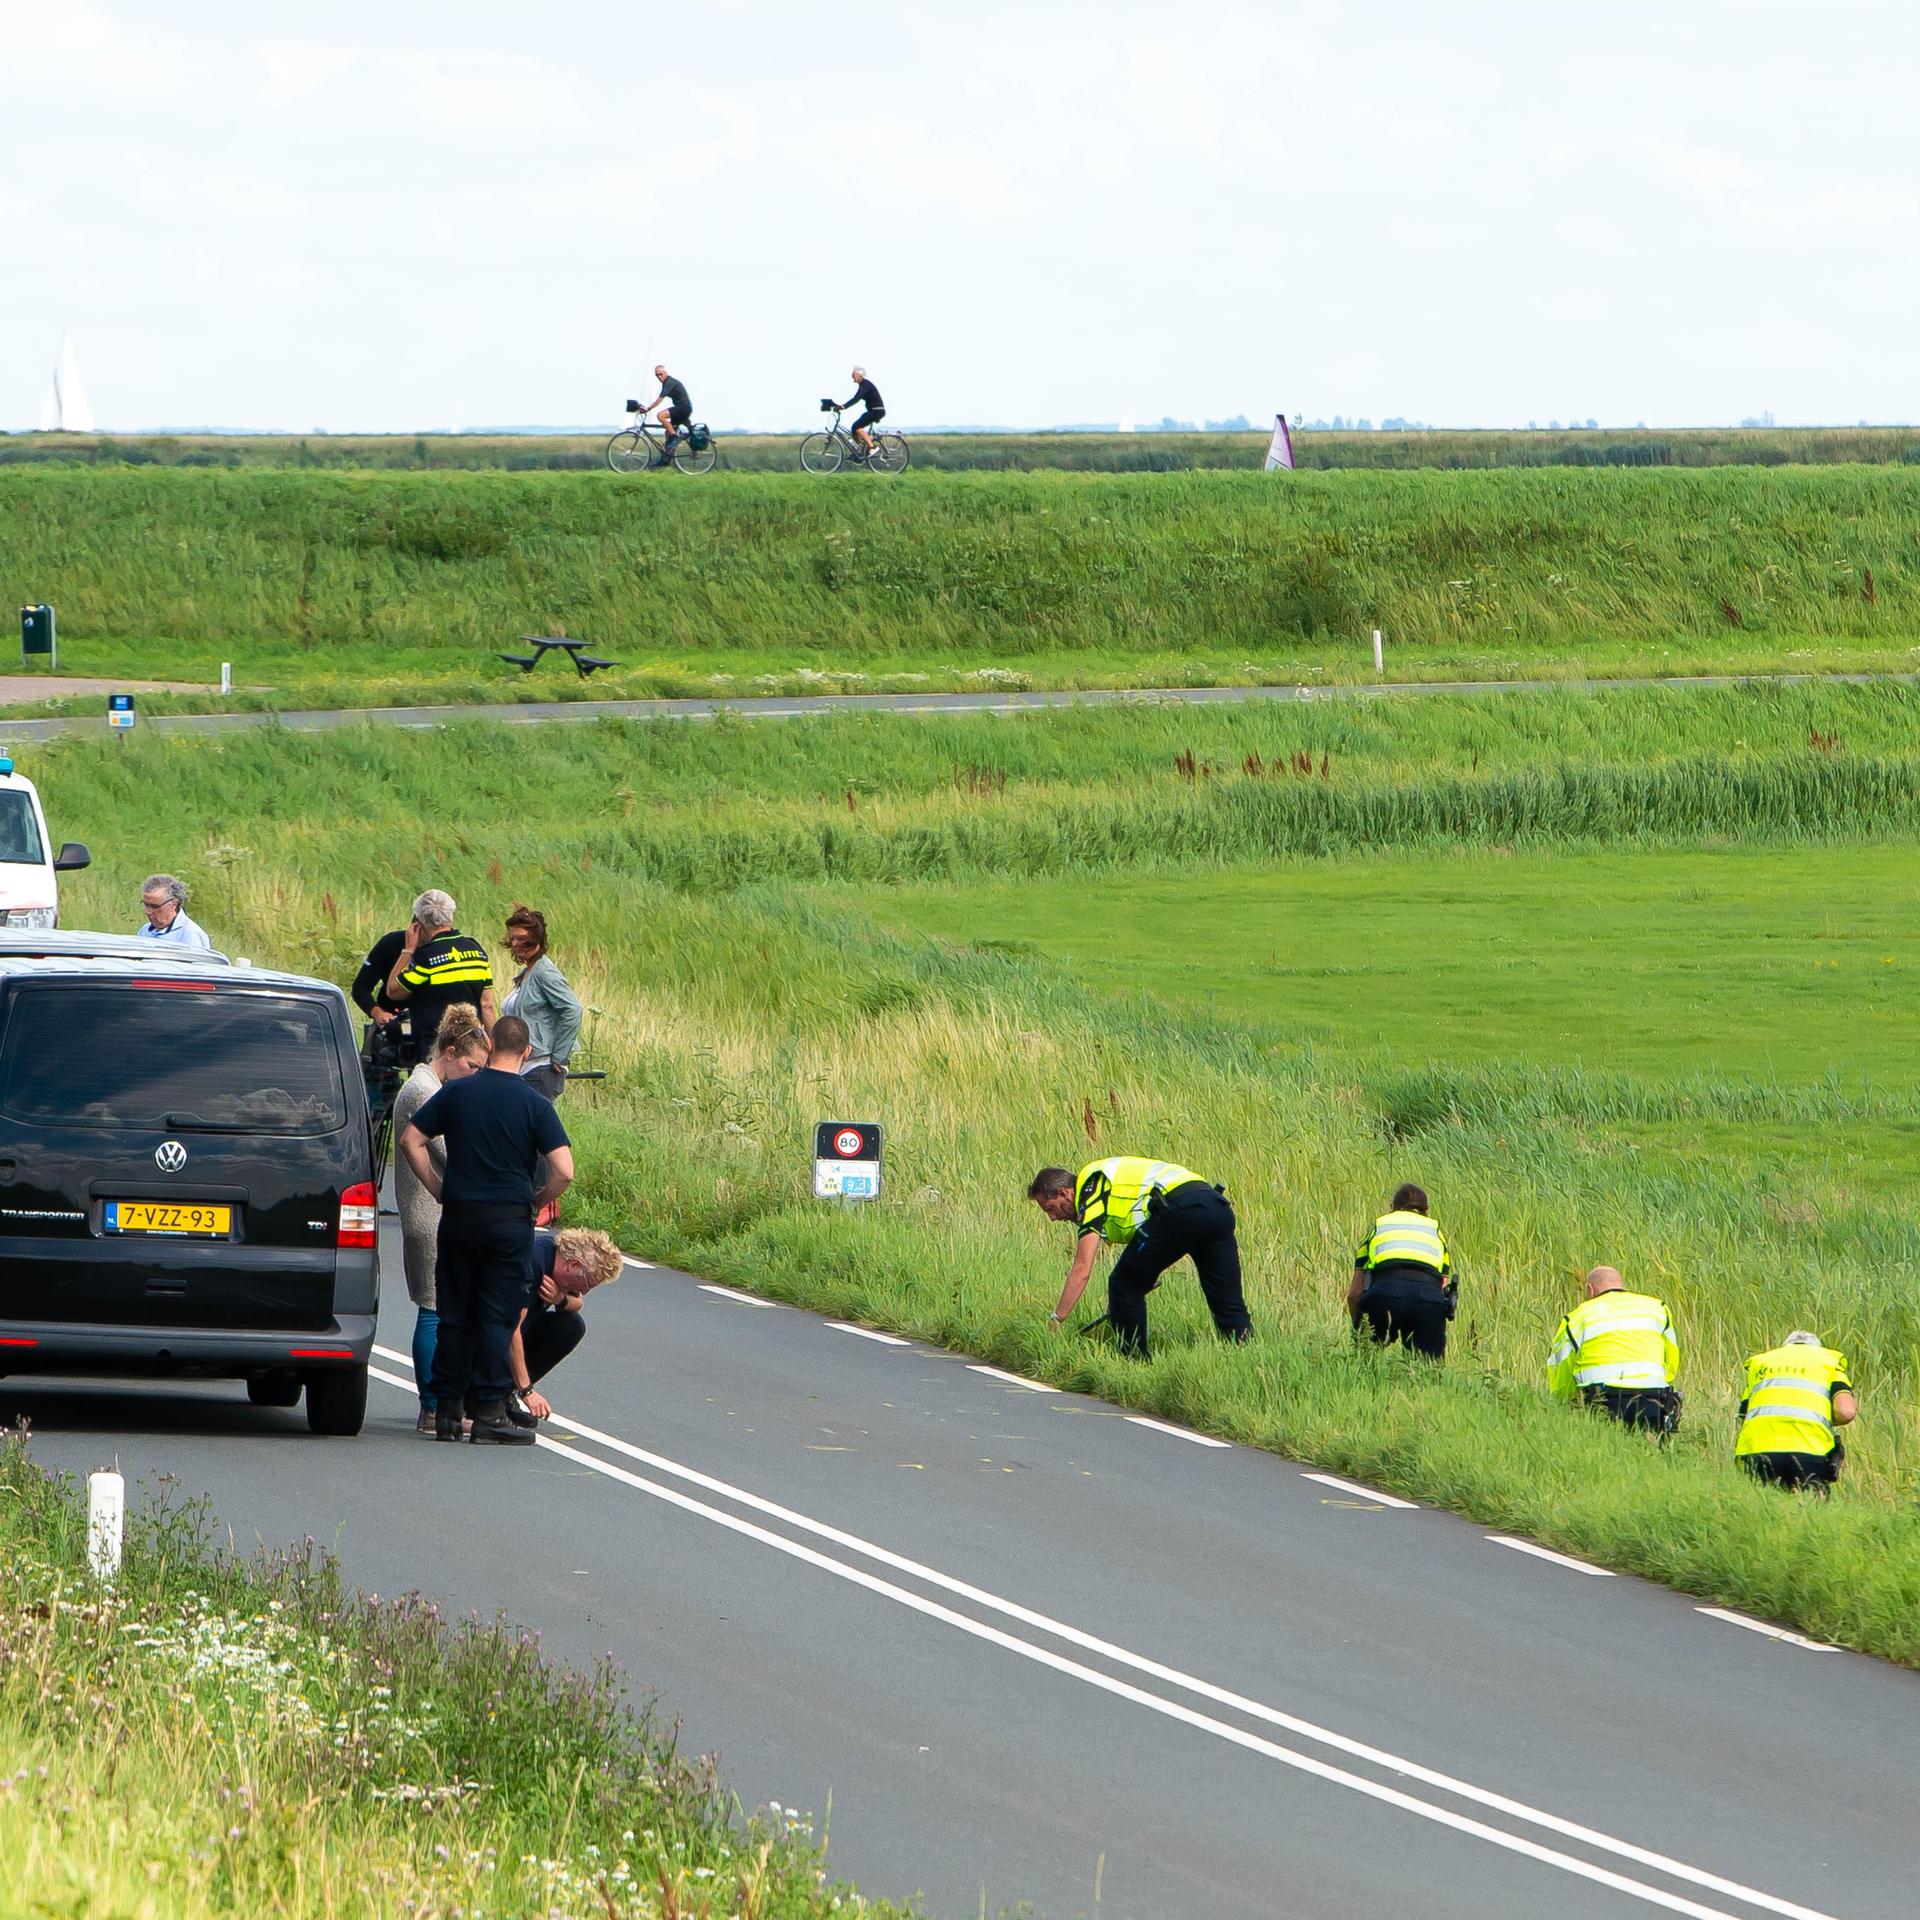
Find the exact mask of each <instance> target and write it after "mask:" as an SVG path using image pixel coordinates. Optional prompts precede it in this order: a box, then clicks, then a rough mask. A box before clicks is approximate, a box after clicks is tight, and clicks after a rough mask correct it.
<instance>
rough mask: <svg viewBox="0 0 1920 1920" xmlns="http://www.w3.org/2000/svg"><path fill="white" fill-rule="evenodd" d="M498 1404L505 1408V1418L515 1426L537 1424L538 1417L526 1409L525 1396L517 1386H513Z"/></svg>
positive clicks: (532, 1425) (534, 1425) (535, 1425)
mask: <svg viewBox="0 0 1920 1920" xmlns="http://www.w3.org/2000/svg"><path fill="white" fill-rule="evenodd" d="M500 1404H501V1405H502V1406H503V1407H504V1408H505V1409H506V1413H507V1418H508V1419H509V1420H511V1421H512V1422H513V1424H514V1425H515V1426H516V1427H537V1426H539V1424H540V1422H539V1420H538V1418H537V1417H536V1416H535V1415H533V1414H531V1413H529V1412H528V1411H527V1402H526V1398H525V1396H524V1395H523V1394H522V1393H521V1391H520V1389H519V1388H518V1387H515V1388H514V1390H513V1391H512V1392H511V1393H510V1394H508V1395H507V1397H506V1398H505V1399H504V1400H503V1401H501V1403H500Z"/></svg>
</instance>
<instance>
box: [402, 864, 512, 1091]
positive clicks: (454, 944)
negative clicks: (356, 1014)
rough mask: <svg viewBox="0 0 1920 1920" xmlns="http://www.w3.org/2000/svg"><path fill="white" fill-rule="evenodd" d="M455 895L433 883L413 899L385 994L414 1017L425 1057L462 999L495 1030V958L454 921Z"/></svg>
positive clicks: (416, 1039) (419, 1048)
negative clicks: (442, 1023)
mask: <svg viewBox="0 0 1920 1920" xmlns="http://www.w3.org/2000/svg"><path fill="white" fill-rule="evenodd" d="M453 916H454V905H453V896H452V895H451V894H448V893H443V892H441V890H440V889H439V888H438V887H429V888H428V889H427V890H426V892H425V893H423V894H421V895H420V897H419V898H418V899H417V900H415V901H414V903H413V919H412V922H411V923H410V924H409V926H408V928H407V936H406V939H405V940H404V941H403V942H402V943H401V947H400V951H399V953H398V954H397V955H396V956H395V958H394V962H393V966H392V968H391V969H390V970H389V971H388V974H387V998H388V999H389V1000H391V1001H393V1002H394V1004H395V1005H401V1004H405V1005H406V1006H407V1007H408V1008H409V1009H410V1010H411V1012H412V1015H413V1035H414V1047H415V1051H416V1053H418V1054H421V1055H424V1054H425V1053H426V1052H427V1051H428V1050H429V1049H430V1048H431V1047H432V1045H433V1036H434V1034H436V1033H437V1032H438V1031H439V1029H440V1016H441V1015H442V1014H443V1013H445V1012H446V1010H447V1009H448V1008H449V1007H450V1006H452V1005H454V1004H455V1002H456V1001H464V1002H465V1003H466V1005H468V1006H470V1007H472V1008H473V1010H474V1011H475V1012H476V1013H477V1014H479V1016H480V1024H481V1025H482V1026H483V1027H485V1028H486V1030H487V1031H488V1032H489V1033H491V1032H492V1031H493V1021H494V1008H493V962H492V961H490V960H489V959H488V958H487V950H486V948H485V947H483V946H482V945H481V944H480V942H479V941H478V940H475V939H473V938H472V937H471V936H469V935H467V934H464V933H461V932H459V931H458V930H457V929H456V928H455V926H454V924H453Z"/></svg>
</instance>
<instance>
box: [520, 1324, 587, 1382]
mask: <svg viewBox="0 0 1920 1920" xmlns="http://www.w3.org/2000/svg"><path fill="white" fill-rule="evenodd" d="M586 1337H587V1316H586V1315H585V1314H584V1313H562V1312H561V1311H560V1310H559V1309H558V1308H557V1307H547V1306H535V1307H534V1308H533V1309H532V1311H531V1312H529V1313H528V1315H527V1317H526V1318H525V1319H524V1320H523V1321H521V1323H520V1357H521V1358H522V1359H523V1360H524V1361H526V1363H527V1379H528V1381H529V1382H530V1383H537V1382H539V1381H541V1380H544V1379H545V1378H546V1377H547V1375H548V1374H550V1373H551V1372H552V1371H553V1370H554V1368H555V1367H557V1366H558V1365H559V1364H560V1362H561V1361H562V1360H564V1359H565V1358H566V1357H567V1355H568V1354H570V1353H571V1352H572V1351H573V1350H574V1348H575V1347H577V1346H578V1345H579V1344H580V1342H581V1341H582V1340H584V1339H585V1338H586Z"/></svg>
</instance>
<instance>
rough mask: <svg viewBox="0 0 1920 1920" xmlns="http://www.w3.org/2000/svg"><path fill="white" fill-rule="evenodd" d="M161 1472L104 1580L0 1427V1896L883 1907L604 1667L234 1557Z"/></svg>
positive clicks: (368, 1914)
mask: <svg viewBox="0 0 1920 1920" xmlns="http://www.w3.org/2000/svg"><path fill="white" fill-rule="evenodd" d="M210 1534H211V1526H210V1522H209V1520H208V1516H206V1514H205V1513H204V1512H202V1511H200V1510H198V1509H196V1508H192V1507H183V1506H181V1505H179V1504H178V1503H177V1502H176V1501H173V1500H171V1499H170V1498H169V1497H168V1496H167V1495H166V1494H165V1492H164V1490H163V1491H162V1493H161V1495H160V1496H159V1497H158V1498H157V1499H148V1500H146V1501H144V1502H142V1503H140V1505H139V1507H138V1509H137V1511H136V1512H135V1514H134V1515H133V1516H132V1518H131V1522H130V1527H129V1534H128V1541H127V1553H126V1557H125V1560H124V1563H123V1565H122V1568H121V1571H120V1573H119V1575H118V1577H117V1578H116V1579H115V1580H114V1581H113V1582H112V1583H111V1584H110V1585H105V1586H103V1585H101V1584H99V1583H97V1582H95V1581H94V1580H93V1579H92V1577H91V1576H90V1575H89V1574H88V1572H87V1570H86V1558H85V1542H86V1514H85V1502H84V1496H83V1493H82V1492H81V1490H80V1489H78V1488H77V1487H76V1486H75V1485H74V1484H73V1483H71V1482H70V1481H67V1480H65V1479H58V1478H53V1477H50V1476H48V1475H46V1474H44V1473H42V1472H41V1470H40V1469H39V1468H38V1467H37V1466H36V1465H35V1464H34V1463H33V1462H32V1461H31V1460H30V1459H29V1458H28V1457H27V1453H26V1450H25V1448H24V1446H23V1445H22V1444H21V1442H20V1440H19V1439H18V1438H17V1437H10V1438H7V1439H5V1440H3V1441H0V1755H4V1760H3V1761H0V1909H3V1910H4V1911H6V1912H7V1913H20V1914H27V1913H31V1914H56V1913H57V1914H63V1915H73V1916H88V1915H100V1916H105V1915H129V1916H139V1920H202V1916H212V1915H215V1914H232V1913H245V1914H267V1913H271V1914H278V1915H285V1916H288V1920H321V1916H325V1920H349V1917H352V1916H365V1920H392V1916H394V1915H417V1916H423V1917H424V1916H429V1915H453V1914H460V1915H464V1916H467V1920H480V1917H481V1916H485V1915H495V1914H497V1915H514V1916H530V1915H539V1916H542V1917H543V1920H589V1917H591V1920H629V1917H631V1920H643V1916H644V1920H666V1917H669V1916H671V1917H672V1920H680V1917H682V1916H684V1917H685V1920H695V1916H709V1915H719V1914H736V1915H739V1916H741V1917H742V1920H747V1916H752V1917H753V1920H801V1917H802V1916H812V1915H825V1914H829V1913H832V1914H840V1915H846V1914H859V1915H872V1916H874V1920H882V1917H883V1916H886V1915H890V1914H893V1913H896V1912H898V1911H899V1909H896V1908H893V1907H889V1906H886V1905H883V1904H878V1903H871V1902H868V1901H866V1900H863V1899H862V1898H861V1897H860V1896H859V1895H858V1894H857V1893H856V1892H855V1891H854V1889H852V1888H851V1887H848V1886H845V1885H842V1884H835V1883H831V1882H829V1881H828V1880H827V1878H826V1874H825V1870H824V1864H823V1863H824V1857H825V1853H824V1846H823V1845H822V1844H821V1843H820V1842H818V1841H816V1839H815V1838H814V1836H813V1834H812V1831H811V1827H810V1823H809V1817H808V1816H805V1815H801V1814H799V1813H794V1812H789V1811H787V1810H785V1809H781V1808H778V1807H769V1808H766V1809H763V1810H762V1811H761V1813H759V1814H758V1815H756V1816H754V1817H753V1818H751V1819H741V1818H739V1817H738V1809H736V1808H734V1807H733V1806H732V1805H731V1804H730V1802H729V1800H728V1796H727V1794H726V1792H725V1790H724V1789H723V1788H722V1787H721V1786H720V1785H719V1784H718V1782H717V1781H716V1780H715V1779H714V1778H713V1777H712V1776H711V1774H710V1772H709V1771H708V1770H707V1769H706V1768H705V1767H703V1766H701V1765H697V1764H690V1763H689V1762H687V1761H686V1760H683V1759H682V1758H681V1757H680V1756H679V1755H678V1754H677V1753H676V1752H675V1750H674V1744H673V1739H672V1736H671V1732H670V1730H668V1729H665V1728H662V1727H659V1726H657V1725H655V1724H654V1723H653V1722H652V1721H651V1719H650V1718H649V1717H648V1716H647V1715H646V1714H645V1713H644V1712H640V1713H636V1712H635V1711H634V1710H633V1709H632V1708H631V1707H630V1705H629V1703H628V1701H627V1698H626V1696H625V1693H624V1690H623V1687H622V1684H621V1680H620V1677H619V1675H618V1674H617V1673H616V1672H615V1671H614V1670H613V1669H612V1668H611V1667H604V1668H602V1669H601V1670H599V1671H597V1672H593V1673H579V1672H569V1671H566V1670H563V1669H562V1668H560V1667H558V1666H556V1665H555V1664H554V1663H553V1662H551V1661H549V1660H547V1659H545V1658H544V1657H543V1656H542V1655H541V1653H540V1650H539V1645H538V1641H537V1639H536V1638H534V1637H531V1636H526V1635H522V1634H519V1633H515V1632H512V1631H509V1630H508V1629H506V1628H503V1627H500V1626H489V1625H482V1624H479V1623H475V1622H468V1623H466V1624H455V1623H449V1622H447V1621H445V1620H443V1619H442V1618H441V1617H440V1615H439V1614H438V1613H437V1612H436V1611H435V1609H434V1608H433V1607H432V1606H431V1604H429V1603H428V1602H425V1601H423V1600H422V1599H421V1598H420V1596H418V1595H412V1596H409V1597H407V1598H404V1599H400V1600H396V1601H376V1600H371V1599H365V1598H361V1597H358V1596H356V1597H353V1598H348V1597H347V1596H345V1595H344V1594H343V1593H342V1591H341V1589H340V1586H339V1583H338V1581H337V1579H336V1578H335V1576H334V1572H333V1569H332V1567H331V1566H330V1564H329V1563H327V1562H326V1561H325V1560H324V1558H321V1557H318V1556H315V1555H314V1554H313V1553H312V1552H311V1549H310V1548H309V1550H308V1551H307V1552H305V1553H300V1554H295V1555H293V1556H290V1557H282V1558H279V1559H274V1560H262V1561H258V1562H253V1563H245V1564H243V1563H241V1562H239V1561H237V1560H235V1559H234V1558H233V1557H232V1556H231V1555H229V1554H224V1553H222V1552H220V1551H218V1550H216V1549H215V1548H214V1547H213V1546H212V1545H211V1544H210Z"/></svg>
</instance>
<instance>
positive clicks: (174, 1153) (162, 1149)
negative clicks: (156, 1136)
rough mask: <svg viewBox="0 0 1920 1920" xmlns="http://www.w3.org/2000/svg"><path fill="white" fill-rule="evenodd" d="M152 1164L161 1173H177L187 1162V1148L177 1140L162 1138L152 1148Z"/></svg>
mask: <svg viewBox="0 0 1920 1920" xmlns="http://www.w3.org/2000/svg"><path fill="white" fill-rule="evenodd" d="M153 1164H154V1165H155V1166H156V1167H158V1168H159V1169H160V1171H161V1172H162V1173H178V1172H179V1171H180V1169H181V1168H182V1167H184V1166H185V1165H186V1164H187V1150H186V1148H185V1147H183V1146H182V1145H181V1144H180V1142H179V1141H178V1140H162V1141H161V1142H160V1144H159V1145H158V1146H157V1147H155V1148H154V1150H153Z"/></svg>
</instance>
